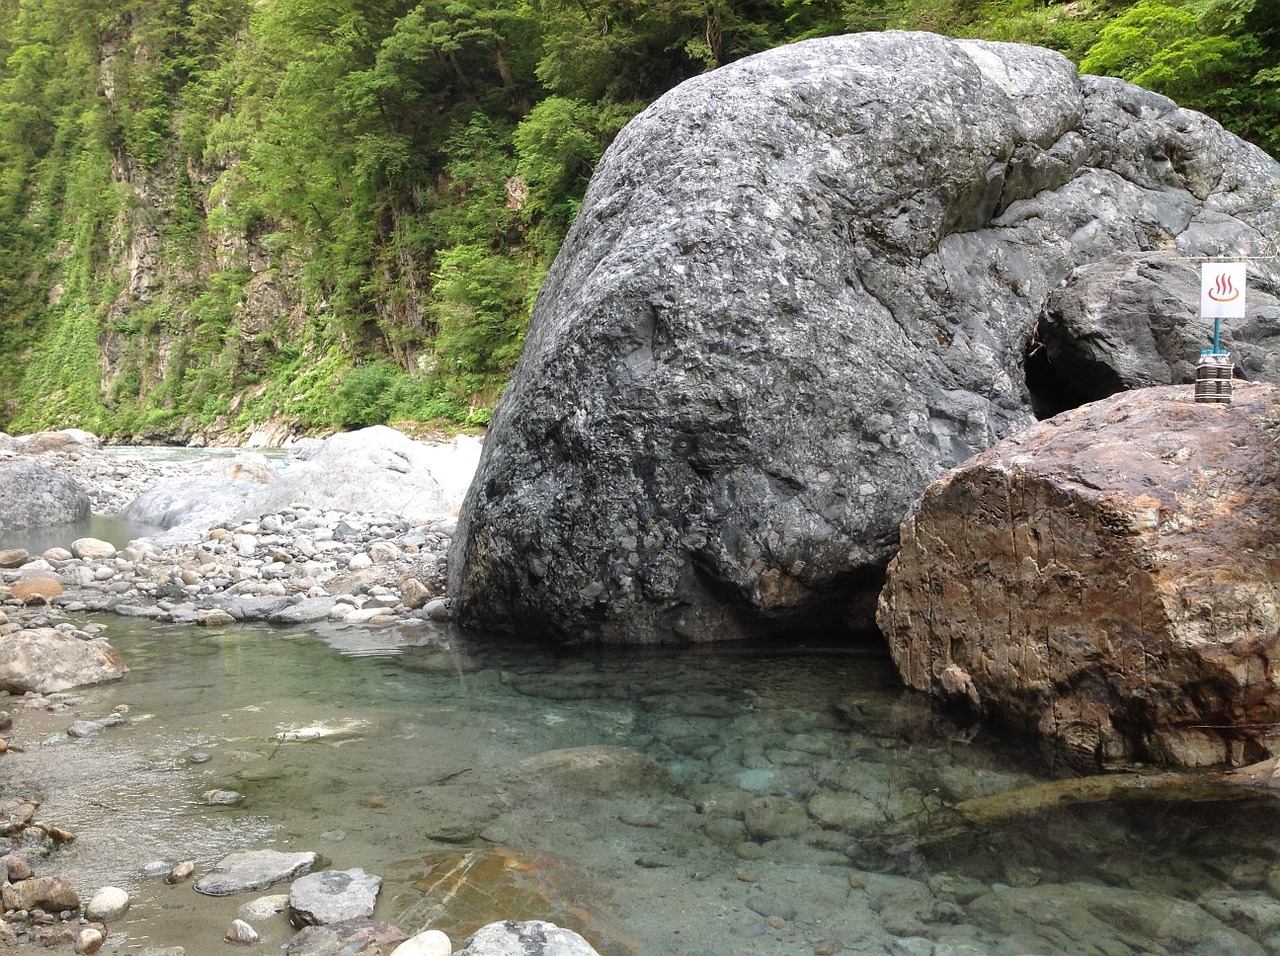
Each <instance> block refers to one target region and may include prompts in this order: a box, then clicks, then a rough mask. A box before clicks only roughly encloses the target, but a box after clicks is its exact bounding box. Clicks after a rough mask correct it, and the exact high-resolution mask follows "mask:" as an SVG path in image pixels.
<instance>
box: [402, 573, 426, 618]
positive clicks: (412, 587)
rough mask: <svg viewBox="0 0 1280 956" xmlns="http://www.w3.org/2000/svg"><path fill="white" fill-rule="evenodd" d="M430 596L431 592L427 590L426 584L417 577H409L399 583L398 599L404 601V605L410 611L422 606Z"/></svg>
mask: <svg viewBox="0 0 1280 956" xmlns="http://www.w3.org/2000/svg"><path fill="white" fill-rule="evenodd" d="M430 597H431V592H430V591H428V590H427V586H426V585H425V584H423V583H422V582H421V581H419V580H418V579H417V578H409V579H408V580H406V581H405V582H404V583H403V584H402V585H400V599H401V600H402V601H403V602H404V606H405V607H407V608H408V609H409V610H411V611H416V610H417V609H418V608H420V607H422V606H423V605H424V604H426V603H427V601H428V600H429V599H430Z"/></svg>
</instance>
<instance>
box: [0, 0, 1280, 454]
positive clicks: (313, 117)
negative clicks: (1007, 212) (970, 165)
mask: <svg viewBox="0 0 1280 956" xmlns="http://www.w3.org/2000/svg"><path fill="white" fill-rule="evenodd" d="M1272 2H1273V0H1073V2H1071V3H1061V2H1057V0H981V2H979V0H854V2H840V0H651V2H647V3H640V2H634V0H572V2H571V0H421V2H414V0H328V2H321V0H261V2H250V0H0V17H2V18H3V22H4V23H5V25H6V26H5V29H4V31H3V32H2V33H0V388H2V394H3V405H0V428H3V429H6V430H10V431H24V430H30V429H35V428H39V427H62V426H67V425H79V426H82V427H86V428H90V429H94V430H97V431H100V432H104V433H114V434H118V435H125V434H128V435H150V436H161V435H175V434H176V435H184V436H185V435H190V434H192V433H193V432H195V431H197V430H199V429H202V428H216V429H232V430H237V431H243V430H246V429H248V428H251V427H253V426H254V425H256V424H257V423H260V422H262V421H265V420H267V419H268V418H271V417H278V418H283V419H286V420H292V421H296V422H299V423H300V424H301V425H302V426H304V427H315V428H321V427H334V426H338V427H352V426H358V425H364V424H369V423H373V422H382V421H388V420H406V419H409V420H419V421H427V420H432V419H443V420H447V421H450V422H452V423H455V424H477V425H479V424H484V423H485V422H486V421H487V420H488V416H489V414H490V412H491V409H492V406H493V405H494V403H495V402H496V400H497V396H498V395H499V393H500V391H501V388H502V385H503V383H504V381H505V377H506V375H507V374H508V372H509V371H510V369H511V367H512V365H513V363H514V361H515V359H516V356H517V355H518V353H519V350H520V345H521V340H522V336H523V332H524V328H525V323H526V320H527V317H528V314H529V310H530V308H531V305H532V300H533V297H534V295H535V293H536V290H537V286H538V284H539V281H540V279H541V277H542V275H543V274H544V273H545V270H546V268H547V266H548V264H549V263H550V260H551V258H552V257H553V256H554V254H555V252H556V249H557V248H558V246H559V244H560V242H561V240H562V239H563V237H564V234H565V231H566V230H567V228H568V226H569V224H570V223H571V222H572V220H573V217H574V214H575V212H576V210H577V207H578V203H579V202H580V200H581V197H582V194H583V190H584V188H585V186H586V183H587V180H588V178H589V177H590V175H591V171H592V169H593V167H594V165H595V164H596V162H597V161H598V160H599V158H600V155H601V154H602V152H603V150H604V149H605V147H606V146H607V145H608V143H609V142H610V140H611V139H612V137H613V136H614V134H615V133H616V132H617V131H618V130H619V129H620V128H621V127H622V125H623V124H625V123H626V121H627V120H628V119H629V118H630V117H631V116H633V115H634V114H635V113H636V112H638V111H639V110H640V109H642V108H643V107H644V105H645V104H647V103H649V102H650V101H652V100H653V99H654V98H656V97H657V96H659V95H661V94H662V93H663V92H664V91H665V90H667V89H670V88H671V87H672V86H674V85H675V84H677V83H679V82H680V81H681V80H683V79H685V78H687V77H689V76H692V75H694V74H696V73H699V72H701V71H705V70H708V69H712V68H714V67H716V66H719V65H721V64H724V63H727V62H730V61H732V60H734V59H736V58H738V57H741V56H744V55H746V54H750V53H753V52H757V51H760V50H764V49H766V48H769V47H772V46H775V45H777V44H780V43H785V42H788V41H791V40H795V39H799V38H804V37H809V36H816V35H823V34H833V33H840V32H846V31H853V30H879V29H899V28H909V29H927V30H934V31H937V32H942V33H948V34H952V35H963V36H981V37H988V38H992V39H1000V40H1018V41H1025V42H1032V43H1038V44H1042V45H1045V46H1049V47H1053V48H1056V49H1059V50H1061V51H1063V52H1064V53H1065V54H1067V55H1068V56H1070V57H1072V58H1073V59H1075V60H1077V61H1078V62H1080V63H1081V65H1082V67H1083V68H1084V69H1085V70H1087V71H1092V72H1103V73H1110V74H1115V75H1119V76H1123V77H1125V78H1127V79H1130V80H1133V81H1134V82H1137V83H1139V84H1142V85H1145V86H1148V87H1150V88H1152V89H1155V90H1157V91H1160V92H1164V93H1167V94H1169V95H1170V96H1173V97H1175V98H1176V99H1178V100H1179V101H1180V102H1181V103H1182V104H1184V105H1187V106H1191V107H1194V108H1199V109H1203V110H1205V111H1206V112H1209V113H1210V114H1211V115H1214V116H1215V117H1217V118H1219V119H1220V120H1221V121H1222V122H1223V123H1224V124H1225V125H1227V126H1228V127H1229V128H1231V129H1233V130H1235V131H1236V132H1238V133H1240V134H1241V135H1242V136H1245V137H1246V138H1249V139H1251V140H1253V141H1254V142H1256V143H1258V144H1260V145H1261V146H1263V147H1264V148H1267V149H1269V150H1270V151H1272V152H1273V153H1276V152H1277V151H1280V66H1277V64H1278V63H1280V21H1278V20H1277V19H1276V18H1275V17H1274V16H1273V15H1272V14H1273V13H1274V8H1273V7H1272Z"/></svg>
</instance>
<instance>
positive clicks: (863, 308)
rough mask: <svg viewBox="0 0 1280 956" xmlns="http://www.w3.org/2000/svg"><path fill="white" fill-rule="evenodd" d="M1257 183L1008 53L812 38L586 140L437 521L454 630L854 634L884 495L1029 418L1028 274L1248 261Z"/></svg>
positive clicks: (1182, 126) (1047, 292) (884, 527)
mask: <svg viewBox="0 0 1280 956" xmlns="http://www.w3.org/2000/svg"><path fill="white" fill-rule="evenodd" d="M1278 172H1280V167H1277V164H1276V163H1275V162H1274V161H1273V160H1271V159H1270V158H1269V157H1267V156H1266V155H1265V154H1264V153H1262V152H1261V151H1260V150H1258V149H1256V148H1253V147H1251V146H1249V145H1247V144H1245V143H1243V142H1241V141H1240V140H1238V139H1237V138H1235V137H1233V136H1231V135H1230V134H1228V133H1226V132H1224V131H1223V130H1222V129H1221V127H1219V126H1218V125H1217V124H1216V123H1214V122H1212V121H1211V120H1209V119H1207V118H1206V117H1204V116H1201V115H1199V114H1196V113H1192V112H1188V111H1186V110H1180V109H1178V108H1177V106H1176V105H1175V104H1174V103H1172V102H1171V101H1169V100H1168V99H1165V98H1163V97H1160V96H1157V95H1154V94H1152V93H1148V92H1145V91H1143V90H1140V89H1137V88H1135V87H1133V86H1130V85H1127V84H1125V83H1123V82H1120V81H1117V80H1108V79H1099V78H1096V77H1079V76H1078V75H1077V73H1076V71H1075V69H1074V67H1073V66H1072V65H1071V64H1070V63H1069V62H1068V61H1067V60H1066V59H1065V58H1063V57H1061V56H1059V55H1058V54H1056V53H1053V52H1050V51H1047V50H1043V49H1038V48H1034V47H1026V46H1018V45H1008V44H995V43H984V42H977V41H965V40H949V39H945V38H942V37H938V36H934V35H931V34H923V33H880V34H866V35H858V36H846V37H838V38H827V39H818V40H811V41H806V42H803V43H798V44H795V45H792V46H789V47H784V48H780V49H777V50H773V51H771V52H768V53H764V54H760V55H758V56H753V57H748V58H746V59H743V60H741V61H738V62H737V63H734V64H732V65H730V66H727V67H724V68H722V69H720V70H716V71H714V72H712V73H710V74H707V75H705V76H702V77H698V78H697V79H694V80H691V81H689V82H687V83H685V84H683V85H681V86H680V87H678V88H677V89H675V90H673V91H672V92H670V93H668V94H667V95H666V96H664V97H663V98H662V99H660V100H659V101H658V102H656V103H655V104H654V105H653V106H651V107H650V108H649V109H648V110H646V111H645V112H644V113H643V114H641V115H640V116H639V117H638V118H637V119H636V120H634V121H633V122H632V123H631V124H630V125H629V126H628V127H627V128H626V129H624V130H623V131H622V133H621V134H620V135H619V136H618V138H617V139H616V141H615V142H614V144H613V145H612V146H611V147H610V149H609V151H608V152H607V153H606V155H605V157H604V159H603V160H602V162H601V163H600V166H599V167H598V169H597V171H596V174H595V177H594V179H593V181H592V184H591V186H590V188H589V190H588V193H587V196H586V197H585V199H584V202H583V205H582V209H581V212H580V213H579V216H578V218H577V221H576V222H575V224H574V227H573V229H572V230H571V231H570V234H569V236H568V238H567V240H566V242H565V245H564V247H563V249H562V250H561V252H560V255H559V257H558V258H557V260H556V262H555V264H554V266H553V268H552V270H551V272H550V273H549V275H548V277H547V280H546V283H545V284H544V286H543V289H542V292H541V295H540V297H539V300H538V303H537V305H536V308H535V310H534V315H533V318H532V320H531V324H530V328H529V333H528V337H527V340H526V344H525V348H524V353H523V355H522V357H521V360H520V364H519V366H518V367H517V369H516V371H515V374H514V377H513V380H512V382H511V384H510V386H509V387H508V390H507V392H506V394H505V395H504V397H503V400H502V402H501V405H500V407H499V409H498V411H497V414H496V415H495V417H494V422H493V425H492V427H491V428H490V430H489V434H488V437H487V439H486V442H485V449H484V454H483V456H482V458H481V462H480V467H479V470H478V473H477V476H476V480H475V481H474V483H473V484H472V486H471V489H470V492H469V493H468V497H467V500H466V503H465V505H464V507H463V510H462V513H461V515H460V518H459V525H458V532H457V534H456V536H455V538H454V547H453V551H452V553H451V555H450V562H449V568H450V591H451V595H452V597H453V598H454V602H455V606H456V608H457V610H458V616H459V620H460V621H461V622H462V623H464V624H468V625H479V626H485V627H491V628H500V629H507V630H512V631H515V630H519V631H525V632H542V633H545V634H550V635H554V636H556V637H558V638H560V639H563V640H568V641H587V640H605V641H635V642H650V641H664V640H682V639H688V640H713V639H723V638H741V637H753V636H760V635H765V634H776V633H778V632H781V631H786V630H791V631H794V630H795V629H796V628H799V627H807V628H813V627H817V626H823V625H825V624H830V623H831V621H830V620H829V619H830V618H832V617H834V618H838V619H843V623H845V624H851V625H853V626H859V625H869V624H870V622H871V607H872V599H873V598H874V595H875V594H876V592H877V591H878V589H879V587H880V585H881V583H882V580H883V570H884V567H885V565H886V564H887V562H888V560H889V558H890V557H891V556H892V554H893V553H894V551H895V549H896V547H897V541H898V524H899V522H900V521H901V519H902V517H903V516H904V514H905V513H906V511H907V508H908V506H909V505H910V503H911V502H912V501H913V500H914V499H915V498H916V496H917V495H918V494H919V493H920V492H921V490H922V489H923V488H924V487H925V485H926V484H927V483H928V482H929V481H930V480H932V479H933V478H935V477H937V476H938V475H939V474H941V473H942V472H943V471H944V470H946V469H947V468H949V467H951V466H953V465H955V464H957V463H958V462H960V461H963V460H964V459H966V458H968V457H970V456H971V455H973V454H974V453H975V452H978V451H980V450H982V449H984V448H986V447H987V446H989V445H991V444H992V443H993V442H995V441H996V440H998V439H1000V438H1002V437H1003V436H1005V435H1008V434H1010V433H1012V432H1014V431H1016V430H1018V429H1020V428H1022V427H1024V426H1026V425H1028V424H1030V423H1031V422H1032V421H1033V420H1034V415H1033V395H1032V392H1031V389H1030V388H1029V387H1028V384H1027V377H1026V359H1025V357H1026V354H1027V352H1028V349H1029V348H1030V347H1033V330H1034V329H1035V327H1036V324H1037V322H1038V320H1039V319H1040V318H1041V316H1042V314H1043V313H1044V312H1045V311H1046V308H1047V305H1048V303H1049V301H1050V299H1051V297H1052V295H1053V293H1054V292H1055V290H1057V289H1058V288H1059V287H1060V286H1061V285H1062V283H1063V282H1064V281H1065V280H1067V279H1068V278H1069V277H1070V276H1072V274H1073V272H1074V270H1076V269H1078V268H1079V267H1081V266H1083V265H1085V264H1088V263H1097V262H1106V261H1109V260H1112V259H1113V258H1115V257H1117V256H1122V255H1128V254H1130V253H1133V252H1135V251H1138V252H1146V253H1154V252H1157V251H1161V250H1162V251H1163V253H1164V254H1165V255H1166V256H1168V257H1170V258H1171V259H1172V258H1176V257H1180V256H1195V255H1203V254H1206V253H1216V252H1217V251H1218V249H1219V247H1225V249H1226V250H1227V251H1228V252H1231V253H1237V254H1238V253H1241V252H1252V251H1254V246H1255V241H1256V240H1257V239H1258V237H1260V236H1270V235H1274V234H1275V233H1276V232H1277V231H1280V214H1278V213H1277V209H1276V204H1275V202H1274V195H1273V193H1272V189H1273V186H1274V181H1275V179H1276V176H1277V173H1278ZM1039 374H1040V377H1041V380H1051V379H1052V378H1053V370H1052V369H1047V370H1046V369H1043V368H1042V369H1040V371H1039ZM1060 384H1061V383H1057V385H1055V384H1054V383H1052V382H1051V381H1050V382H1049V385H1047V386H1046V391H1058V390H1060V389H1059V388H1058V386H1060ZM1049 386H1053V387H1049Z"/></svg>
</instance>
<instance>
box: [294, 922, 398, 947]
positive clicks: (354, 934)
mask: <svg viewBox="0 0 1280 956" xmlns="http://www.w3.org/2000/svg"><path fill="white" fill-rule="evenodd" d="M406 939H408V936H406V935H405V934H404V933H403V932H401V931H400V930H399V929H397V928H396V927H395V926H392V925H391V924H390V923H383V922H381V921H379V920H374V919H370V918H369V917H367V916H362V917H358V918H356V919H350V920H345V921H343V922H341V923H334V924H332V925H330V926H307V927H305V928H304V929H302V930H300V931H299V932H298V933H297V934H295V935H294V936H293V938H292V939H290V940H289V942H287V943H285V945H284V951H285V952H286V953H288V954H289V956H332V954H334V953H373V952H383V953H390V952H391V951H392V950H393V949H395V948H396V947H397V946H398V945H399V944H401V943H403V942H404V941H405V940H406Z"/></svg>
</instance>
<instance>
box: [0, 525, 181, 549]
mask: <svg viewBox="0 0 1280 956" xmlns="http://www.w3.org/2000/svg"><path fill="white" fill-rule="evenodd" d="M160 530H162V529H160V528H156V527H153V526H152V525H147V524H141V523H139V522H136V521H126V520H125V519H123V518H121V517H120V516H119V515H91V516H90V517H88V518H85V519H84V520H83V521H69V522H65V523H62V524H50V525H42V526H40V527H38V528H10V529H8V530H0V550H3V549H6V548H25V549H26V550H27V551H28V552H29V553H31V554H43V553H44V552H45V551H48V550H49V549H50V548H66V549H68V550H69V549H70V548H71V543H72V542H73V541H75V540H76V539H77V538H98V539H99V540H101V541H107V542H110V543H111V544H113V545H115V547H116V550H121V549H123V548H124V547H125V545H127V544H128V543H129V542H130V541H133V540H134V539H135V538H141V537H145V536H146V535H150V534H156V533H157V532H159V531H160Z"/></svg>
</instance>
